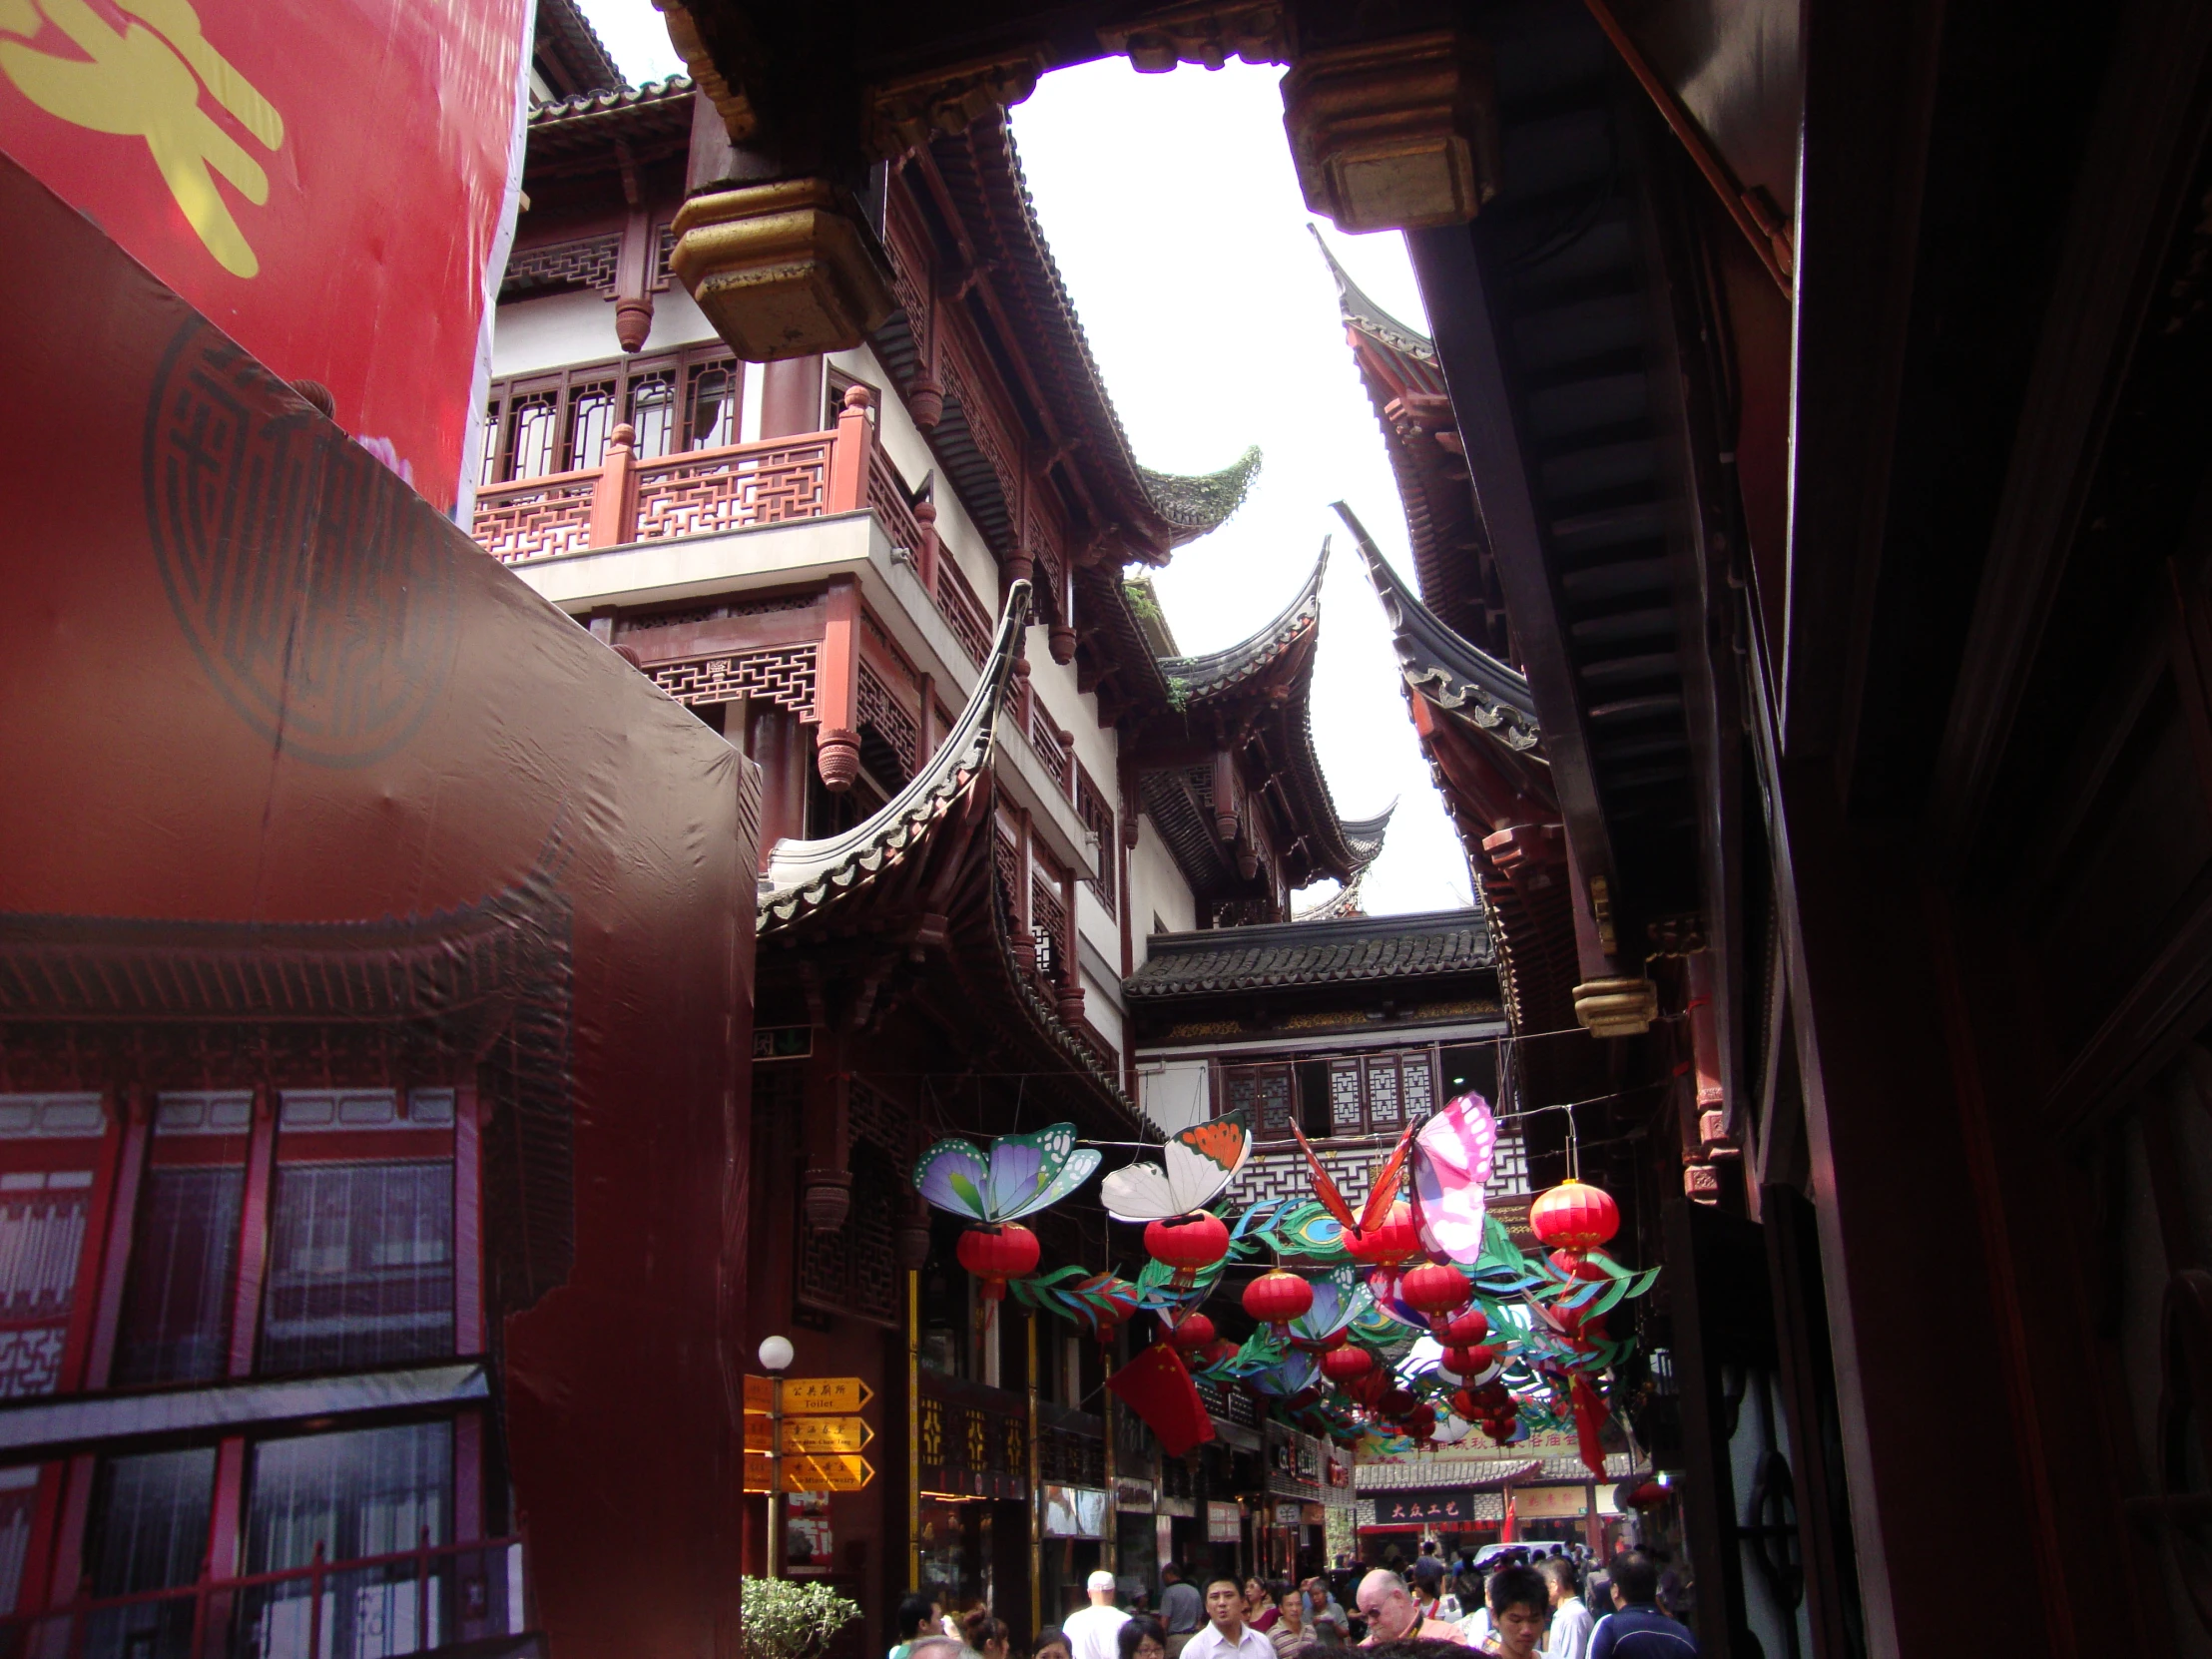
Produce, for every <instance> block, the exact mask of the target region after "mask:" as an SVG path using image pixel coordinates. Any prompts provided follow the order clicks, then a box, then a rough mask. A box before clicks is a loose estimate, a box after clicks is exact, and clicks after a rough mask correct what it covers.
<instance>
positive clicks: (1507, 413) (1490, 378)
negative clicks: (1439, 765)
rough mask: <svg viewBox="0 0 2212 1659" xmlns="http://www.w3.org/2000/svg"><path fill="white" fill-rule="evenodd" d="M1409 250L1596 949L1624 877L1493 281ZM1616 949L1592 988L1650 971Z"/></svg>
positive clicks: (1414, 238)
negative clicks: (1597, 907)
mask: <svg viewBox="0 0 2212 1659" xmlns="http://www.w3.org/2000/svg"><path fill="white" fill-rule="evenodd" d="M1405 244H1406V248H1407V250H1408V251H1409V252H1410V253H1411V254H1412V257H1413V271H1414V275H1415V277H1417V278H1418V280H1419V282H1420V288H1421V298H1422V301H1423V302H1424V304H1425V305H1426V307H1427V310H1428V315H1429V320H1430V321H1431V323H1432V324H1433V325H1434V329H1435V334H1434V338H1435V341H1436V358H1437V362H1438V364H1439V366H1440V367H1441V368H1442V370H1443V376H1444V383H1445V386H1446V388H1447V389H1448V391H1449V394H1450V397H1451V403H1452V408H1453V410H1454V411H1455V412H1456V413H1457V415H1458V424H1459V436H1460V442H1461V446H1462V448H1463V449H1464V452H1465V454H1466V457H1467V466H1468V470H1469V473H1470V475H1471V476H1472V477H1473V479H1474V480H1475V483H1476V492H1475V493H1476V494H1477V495H1478V496H1479V498H1480V499H1481V502H1482V511H1483V517H1484V520H1485V521H1486V523H1487V524H1488V526H1489V532H1490V553H1491V557H1492V558H1493V560H1495V562H1496V569H1497V573H1498V581H1499V585H1500V586H1501V587H1502V588H1503V590H1504V594H1505V603H1506V608H1507V609H1508V610H1509V611H1511V613H1512V615H1513V618H1514V634H1515V637H1516V639H1517V640H1518V641H1519V644H1520V647H1521V651H1522V654H1523V656H1524V658H1525V662H1524V665H1523V666H1524V668H1525V671H1526V673H1527V676H1528V687H1529V691H1530V693H1531V695H1532V696H1533V698H1534V700H1535V703H1536V719H1537V724H1538V726H1539V727H1540V728H1541V729H1542V731H1543V734H1544V753H1545V755H1546V756H1547V757H1548V758H1549V760H1550V762H1551V775H1552V785H1553V788H1554V789H1555V790H1556V791H1557V792H1558V797H1559V809H1560V817H1561V821H1562V822H1563V823H1564V825H1565V827H1566V832H1567V839H1568V842H1569V845H1570V847H1571V848H1572V850H1573V852H1574V855H1575V870H1576V873H1577V875H1578V876H1579V877H1580V890H1579V891H1577V892H1576V893H1575V895H1574V902H1575V914H1576V917H1577V921H1578V926H1577V928H1576V932H1577V935H1578V937H1590V938H1594V936H1595V927H1594V925H1580V924H1583V923H1589V922H1590V921H1591V915H1592V907H1591V887H1590V883H1591V882H1592V881H1595V880H1598V879H1603V880H1604V881H1605V882H1606V883H1607V886H1608V888H1609V889H1610V890H1611V892H1612V894H1613V898H1614V902H1615V903H1616V904H1617V903H1618V902H1619V899H1620V891H1619V877H1618V875H1617V873H1616V871H1615V867H1614V862H1613V847H1612V835H1611V831H1610V830H1609V828H1608V826H1607V824H1606V822H1605V814H1604V809H1603V806H1602V804H1601V803H1600V801H1599V799H1598V792H1597V779H1596V775H1595V773H1594V771H1593V769H1592V766H1591V760H1590V743H1589V734H1588V731H1587V729H1586V728H1585V726H1584V725H1583V719H1582V703H1581V698H1580V696H1579V694H1578V692H1577V690H1576V685H1575V674H1574V664H1573V662H1572V661H1571V660H1570V659H1569V657H1568V655H1567V649H1566V639H1565V635H1564V633H1563V630H1562V628H1561V624H1560V614H1559V613H1560V604H1559V597H1558V594H1557V592H1556V591H1555V589H1554V587H1553V582H1552V573H1551V570H1550V568H1549V565H1548V562H1547V560H1546V558H1545V555H1544V540H1543V529H1542V525H1541V524H1540V523H1539V521H1538V519H1537V515H1536V504H1535V501H1534V499H1533V497H1532V495H1531V494H1530V491H1529V483H1528V472H1527V467H1526V463H1525V461H1524V460H1523V458H1522V454H1521V446H1520V434H1519V432H1518V431H1517V430H1516V429H1515V427H1514V424H1513V411H1514V409H1515V406H1516V404H1515V399H1514V398H1513V396H1512V387H1511V386H1510V384H1509V383H1508V381H1507V379H1506V374H1505V365H1504V362H1503V360H1502V358H1501V357H1500V355H1499V353H1498V346H1497V340H1496V338H1495V336H1494V334H1493V333H1492V325H1491V321H1490V301H1489V282H1488V277H1487V276H1486V274H1485V273H1484V272H1483V270H1482V265H1481V261H1480V260H1479V259H1478V258H1477V257H1476V255H1475V249H1474V242H1473V239H1472V235H1471V233H1470V231H1469V230H1468V228H1466V227H1464V226H1451V227H1447V228H1445V229H1443V230H1437V231H1408V232H1407V233H1406V234H1405ZM1615 945H1616V948H1615V951H1614V953H1613V954H1612V956H1610V957H1607V956H1604V955H1601V954H1599V953H1598V951H1597V947H1596V946H1595V944H1594V943H1593V944H1590V945H1587V946H1586V947H1585V949H1586V959H1585V960H1584V961H1583V963H1582V969H1583V973H1584V977H1586V978H1591V979H1595V978H1602V977H1606V976H1608V975H1611V974H1613V973H1615V972H1617V971H1618V964H1619V963H1620V961H1621V960H1623V959H1624V949H1625V955H1626V957H1627V958H1628V959H1632V960H1634V961H1635V962H1636V963H1637V964H1638V965H1639V966H1640V965H1641V961H1642V952H1641V949H1640V947H1639V941H1636V940H1633V939H1631V940H1626V941H1622V940H1619V939H1616V941H1615Z"/></svg>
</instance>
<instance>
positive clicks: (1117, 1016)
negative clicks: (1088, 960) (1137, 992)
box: [1083, 967, 1129, 1055]
mask: <svg viewBox="0 0 2212 1659" xmlns="http://www.w3.org/2000/svg"><path fill="white" fill-rule="evenodd" d="M1115 989H1116V990H1117V991H1118V990H1119V989H1120V987H1119V986H1116V987H1115ZM1083 1017H1084V1018H1085V1019H1087V1020H1089V1021H1090V1022H1091V1024H1092V1025H1093V1026H1094V1027H1096V1028H1097V1031H1098V1034H1099V1035H1100V1036H1102V1037H1104V1038H1105V1039H1106V1040H1107V1041H1108V1042H1109V1043H1111V1044H1112V1045H1113V1049H1114V1053H1115V1054H1116V1055H1120V1054H1122V1053H1124V1052H1126V1051H1127V1049H1128V1046H1129V1045H1128V1039H1127V1038H1126V1037H1125V1036H1124V1035H1123V1027H1122V1018H1121V1010H1120V1009H1119V1008H1117V1007H1115V1006H1114V1003H1113V999H1112V997H1111V996H1109V995H1108V994H1107V992H1106V990H1105V988H1104V987H1103V986H1101V985H1100V984H1099V982H1098V976H1097V975H1096V974H1094V973H1092V972H1091V970H1090V969H1089V968H1087V967H1086V968H1085V969H1083Z"/></svg>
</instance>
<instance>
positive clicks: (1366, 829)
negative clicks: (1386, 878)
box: [1337, 798, 1397, 870]
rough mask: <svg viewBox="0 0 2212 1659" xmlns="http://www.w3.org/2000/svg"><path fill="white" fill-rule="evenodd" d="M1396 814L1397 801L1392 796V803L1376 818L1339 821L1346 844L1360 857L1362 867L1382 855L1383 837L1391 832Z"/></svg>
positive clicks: (1364, 867)
mask: <svg viewBox="0 0 2212 1659" xmlns="http://www.w3.org/2000/svg"><path fill="white" fill-rule="evenodd" d="M1396 816H1397V801H1396V799H1395V798H1392V800H1391V802H1390V804H1389V805H1388V806H1387V807H1385V808H1383V811H1382V812H1380V813H1378V814H1377V815H1376V816H1375V817H1374V818H1347V819H1339V820H1338V821H1337V822H1338V826H1339V828H1341V829H1342V830H1344V836H1345V844H1346V845H1347V846H1349V847H1351V848H1352V850H1353V852H1354V853H1355V854H1356V855H1358V857H1359V858H1360V867H1361V869H1363V870H1365V869H1366V868H1367V867H1368V865H1370V864H1372V863H1374V862H1375V860H1376V859H1378V858H1380V857H1381V856H1382V855H1383V839H1384V837H1385V836H1387V835H1388V834H1389V832H1390V820H1391V819H1393V818H1395V817H1396Z"/></svg>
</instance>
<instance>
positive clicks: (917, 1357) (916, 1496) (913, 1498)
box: [906, 1270, 921, 1590]
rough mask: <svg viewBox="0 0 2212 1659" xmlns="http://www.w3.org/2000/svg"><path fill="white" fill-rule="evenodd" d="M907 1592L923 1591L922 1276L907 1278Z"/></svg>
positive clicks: (911, 1273)
mask: <svg viewBox="0 0 2212 1659" xmlns="http://www.w3.org/2000/svg"><path fill="white" fill-rule="evenodd" d="M906 1588H907V1589H909V1590H919V1589H920V1588H921V1274H920V1272H919V1271H918V1270H909V1271H908V1272H907V1275H906Z"/></svg>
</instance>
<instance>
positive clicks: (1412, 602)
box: [1335, 501, 1543, 760]
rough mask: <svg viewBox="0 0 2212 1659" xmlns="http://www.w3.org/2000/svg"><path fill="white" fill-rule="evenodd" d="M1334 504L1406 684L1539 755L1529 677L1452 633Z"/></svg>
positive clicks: (1511, 743)
mask: <svg viewBox="0 0 2212 1659" xmlns="http://www.w3.org/2000/svg"><path fill="white" fill-rule="evenodd" d="M1335 506H1336V509H1337V515H1338V516H1339V517H1340V518H1342V519H1343V520H1344V521H1345V526H1346V528H1348V529H1349V530H1351V532H1352V535H1353V540H1354V541H1355V542H1356V543H1357V544H1358V546H1359V549H1360V556H1361V557H1362V558H1363V559H1365V560H1366V561H1367V566H1368V578H1369V580H1370V581H1372V582H1373V583H1374V584H1375V591H1376V596H1377V597H1378V598H1379V599H1381V600H1382V601H1383V615H1384V616H1385V617H1387V618H1388V620H1389V624H1390V633H1391V639H1392V643H1393V644H1394V645H1395V647H1396V649H1397V661H1398V672H1399V673H1400V674H1401V675H1402V676H1403V677H1404V680H1405V683H1406V684H1407V685H1408V686H1411V687H1412V688H1413V689H1414V690H1416V691H1418V692H1419V693H1420V694H1421V696H1423V697H1425V698H1427V699H1428V700H1429V701H1430V702H1431V703H1434V704H1435V705H1436V706H1437V707H1439V708H1443V709H1449V710H1452V711H1454V712H1455V713H1457V714H1459V715H1461V716H1462V717H1464V718H1465V719H1467V720H1469V721H1471V722H1472V723H1473V724H1474V725H1476V726H1478V727H1480V728H1481V729H1482V730H1483V731H1485V732H1487V733H1488V734H1489V735H1490V736H1491V737H1492V738H1494V739H1495V740H1496V741H1497V742H1498V743H1500V744H1502V745H1503V746H1504V747H1506V748H1507V749H1510V750H1513V751H1515V752H1516V753H1525V754H1529V758H1530V759H1532V760H1541V759H1542V758H1543V757H1542V755H1541V754H1540V753H1531V752H1534V751H1536V750H1537V747H1538V745H1539V744H1540V743H1541V742H1542V733H1541V732H1540V730H1539V729H1538V727H1537V724H1536V702H1535V699H1534V698H1533V697H1532V696H1531V695H1530V694H1529V690H1528V681H1527V679H1526V678H1525V677H1523V676H1522V675H1521V674H1519V673H1518V672H1516V671H1515V670H1513V669H1510V668H1507V667H1506V666H1505V665H1504V664H1503V663H1501V662H1499V661H1498V660H1497V659H1496V658H1495V657H1492V656H1491V655H1490V654H1489V653H1488V652H1486V651H1484V650H1483V649H1482V648H1481V647H1480V646H1477V645H1474V644H1472V643H1470V642H1469V641H1467V640H1465V639H1463V638H1461V637H1460V636H1459V635H1458V634H1456V633H1454V632H1452V630H1451V629H1450V628H1449V627H1447V626H1446V625H1445V624H1444V622H1443V621H1442V619H1441V618H1439V617H1438V616H1437V615H1436V613H1435V612H1433V611H1431V610H1430V609H1429V608H1428V607H1427V606H1426V605H1424V604H1422V603H1421V601H1420V599H1419V597H1418V596H1417V595H1416V594H1414V592H1413V591H1412V590H1411V589H1410V588H1408V587H1407V586H1406V585H1405V583H1404V582H1403V581H1402V580H1401V579H1400V578H1399V577H1398V574H1397V572H1396V571H1394V570H1392V569H1391V568H1390V565H1389V561H1388V560H1386V559H1384V558H1383V554H1382V551H1381V550H1380V549H1379V548H1378V547H1377V546H1376V545H1375V539H1374V538H1373V537H1372V536H1370V535H1369V534H1368V532H1367V527H1366V526H1365V525H1363V524H1362V523H1361V522H1360V520H1359V518H1358V517H1357V516H1356V515H1355V514H1354V513H1353V511H1352V509H1351V508H1350V507H1348V506H1347V505H1345V503H1344V502H1342V501H1339V502H1336V503H1335Z"/></svg>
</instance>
